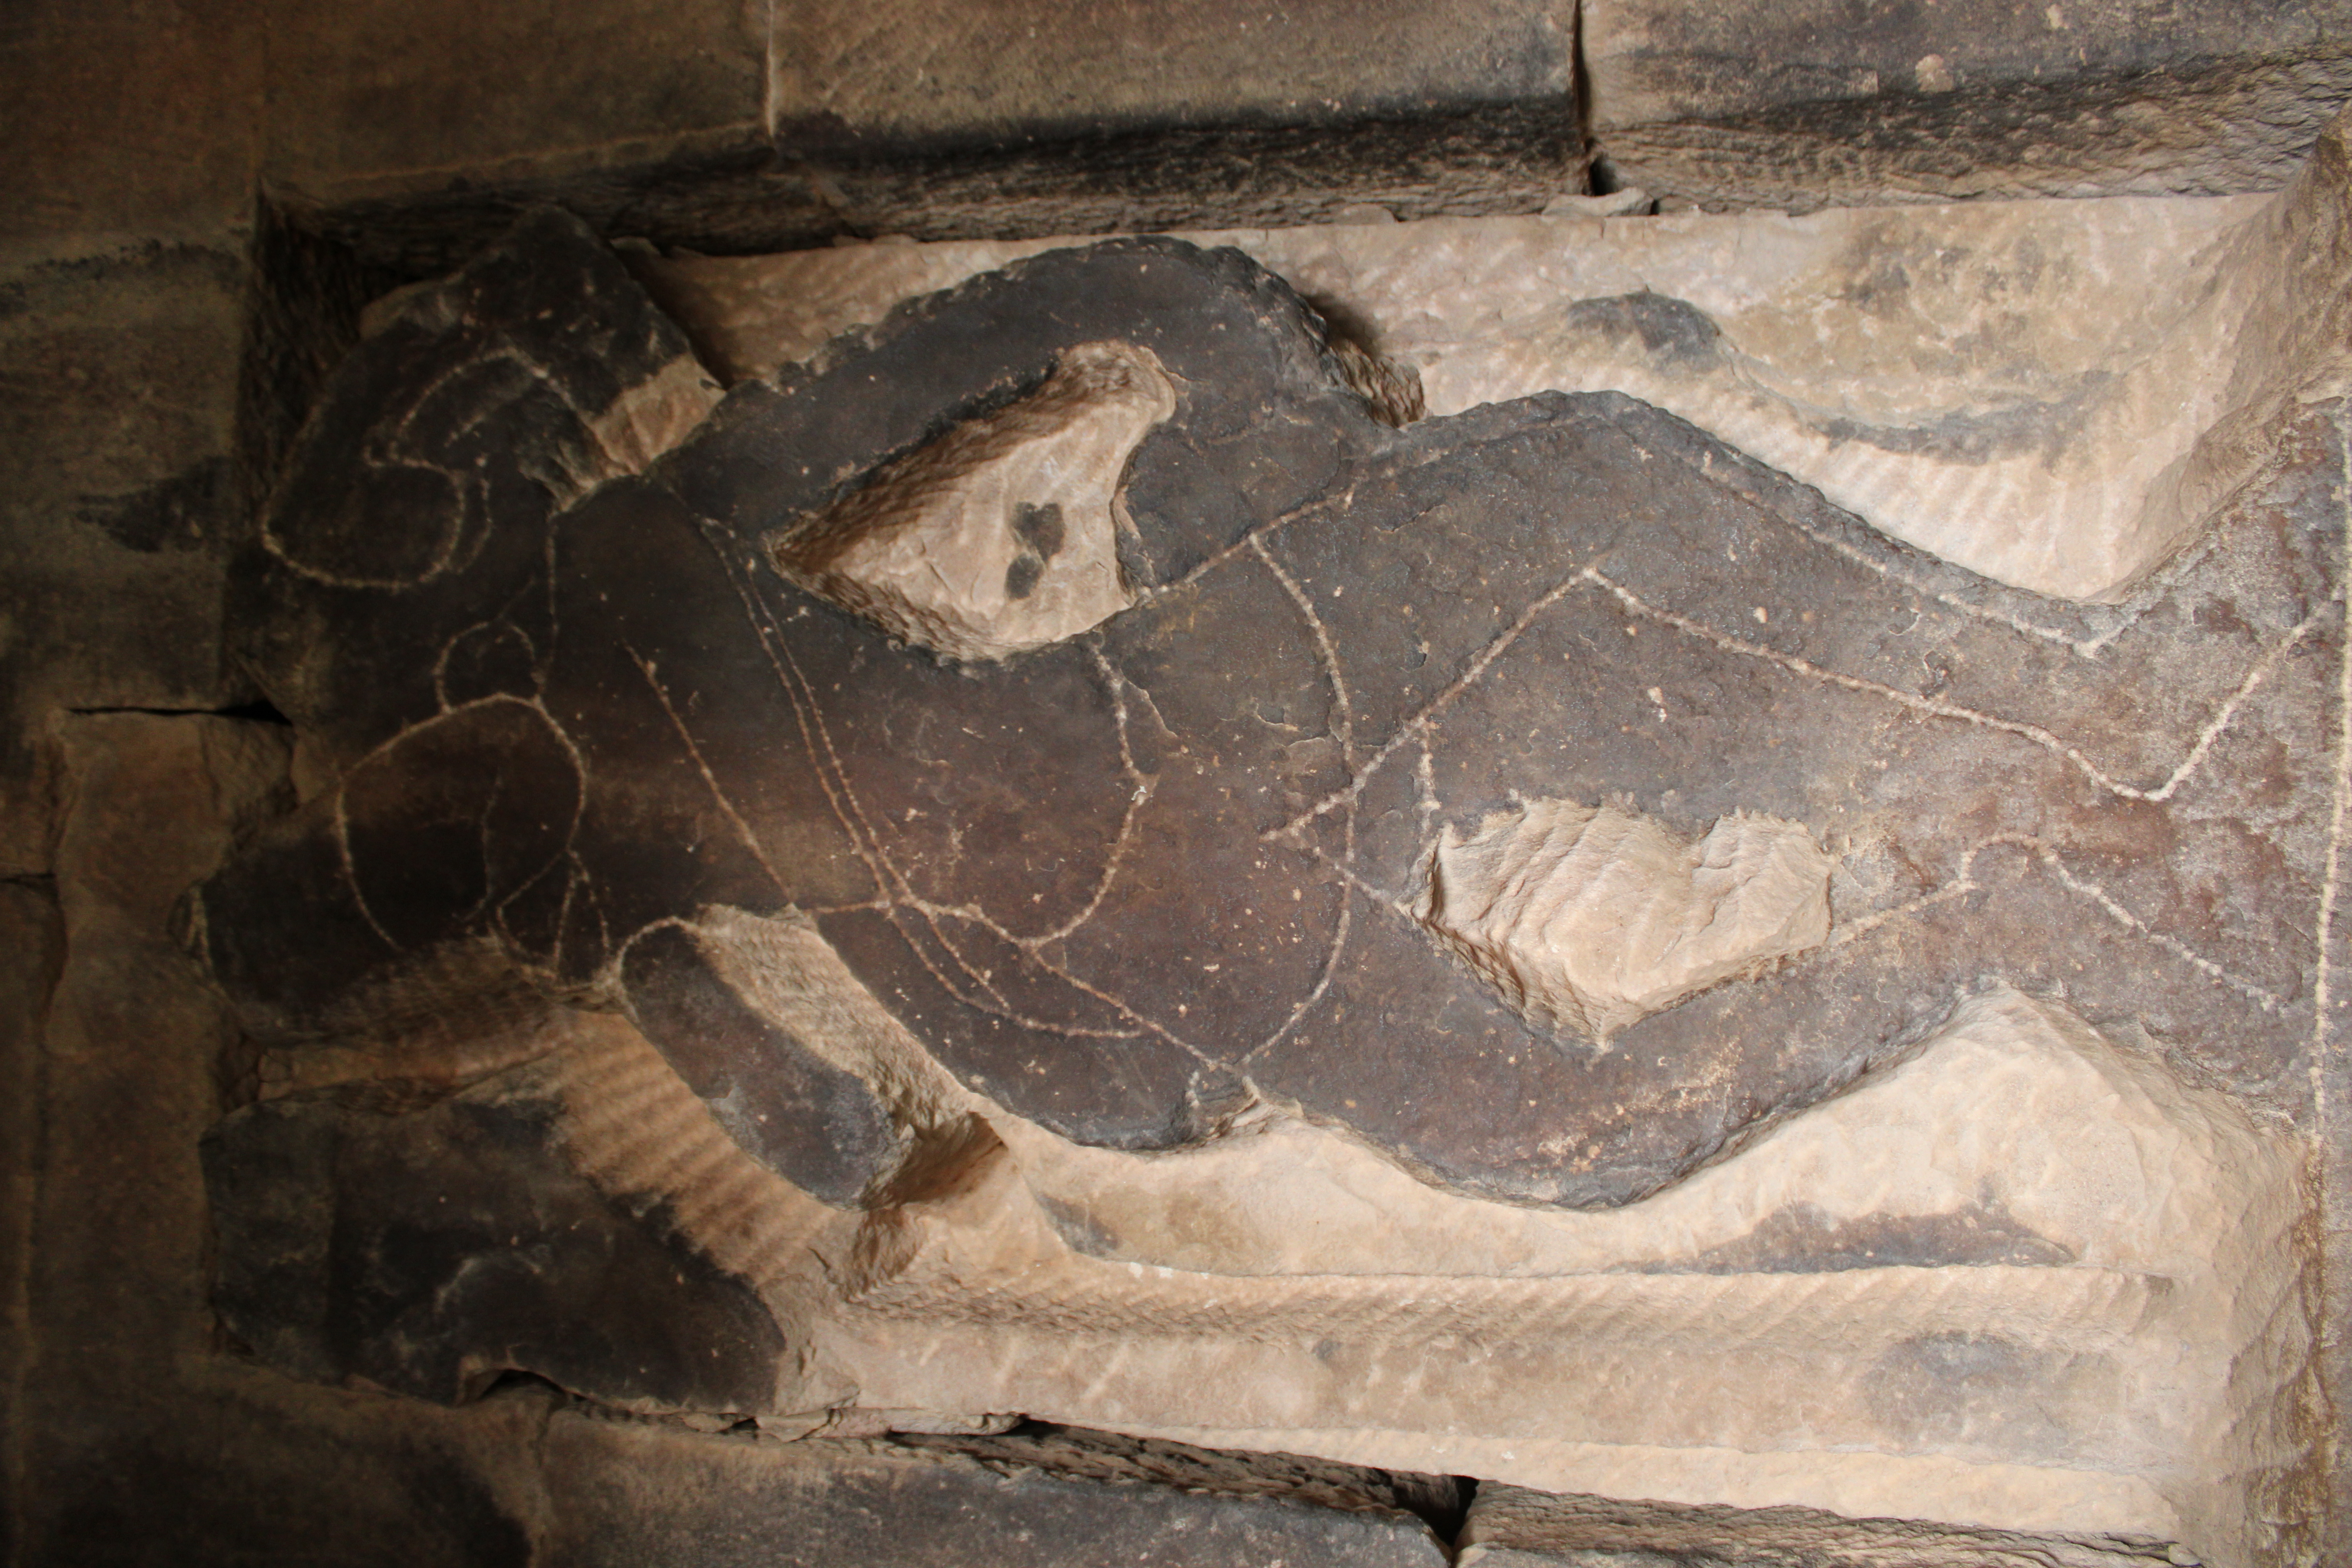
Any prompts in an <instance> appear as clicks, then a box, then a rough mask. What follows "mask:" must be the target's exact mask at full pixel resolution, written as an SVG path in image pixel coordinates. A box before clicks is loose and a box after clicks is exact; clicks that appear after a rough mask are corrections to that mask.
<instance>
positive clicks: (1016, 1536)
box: [541, 1415, 1446, 1568]
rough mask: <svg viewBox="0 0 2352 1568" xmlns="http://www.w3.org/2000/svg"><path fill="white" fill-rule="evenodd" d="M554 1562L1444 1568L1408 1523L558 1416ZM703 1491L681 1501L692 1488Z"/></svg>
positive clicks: (1438, 1549) (621, 1565)
mask: <svg viewBox="0 0 2352 1568" xmlns="http://www.w3.org/2000/svg"><path fill="white" fill-rule="evenodd" d="M545 1454H546V1458H547V1462H548V1468H549V1473H550V1477H551V1486H550V1489H549V1504H550V1508H549V1512H550V1516H551V1529H550V1530H549V1531H548V1532H547V1534H546V1536H545V1538H544V1539H543V1542H542V1543H541V1545H542V1550H544V1551H546V1552H549V1553H550V1554H551V1558H552V1560H553V1561H557V1562H561V1563H567V1564H579V1565H581V1568H655V1565H656V1564H665V1565H666V1564H671V1563H693V1564H696V1565H697V1568H738V1565H740V1568H755V1565H756V1568H769V1565H770V1564H786V1565H790V1568H802V1565H803V1564H805V1565H807V1568H817V1565H819V1564H835V1563H839V1564H849V1565H853V1568H866V1565H871V1568H886V1565H887V1568H964V1565H965V1564H968V1563H974V1562H1006V1563H1024V1564H1031V1563H1034V1564H1036V1565H1038V1568H1097V1565H1098V1564H1102V1563H1144V1564H1150V1565H1151V1568H1228V1565H1229V1564H1235V1563H1286V1564H1288V1565H1290V1568H1339V1565H1340V1564H1348V1565H1350V1568H1354V1565H1356V1564H1364V1565H1369V1568H1442V1565H1443V1564H1444V1563H1445V1561H1446V1552H1445V1551H1444V1548H1443V1547H1442V1546H1441V1545H1439V1543H1438V1542H1436V1541H1435V1540H1434V1539H1433V1537H1432V1536H1431V1534H1430V1532H1429V1530H1428V1528H1427V1527H1426V1526H1425V1525H1423V1523H1422V1521H1420V1520H1418V1519H1416V1518H1414V1517H1412V1515H1411V1514H1408V1513H1404V1512H1402V1510H1396V1511H1387V1510H1381V1511H1373V1510H1363V1509H1354V1510H1342V1509H1332V1508H1326V1507H1319V1506H1315V1505H1313V1504H1310V1503H1307V1502H1304V1501H1297V1500H1285V1499H1282V1498H1279V1497H1266V1496H1257V1497H1253V1496H1247V1495H1235V1494H1234V1493H1233V1492H1231V1491H1219V1490H1210V1489H1198V1488H1194V1489H1176V1488H1173V1487H1163V1486H1154V1485H1150V1484H1145V1483H1139V1482H1138V1481H1133V1480H1129V1481H1124V1482H1121V1481H1113V1482H1110V1483H1108V1484H1105V1483H1104V1482H1100V1481H1095V1480H1083V1479H1064V1478H1063V1477H1061V1476H1057V1475H1055V1474H1052V1473H1050V1472H1048V1471H1046V1470H1045V1469H1043V1468H1030V1467H1027V1466H1023V1465H1019V1464H1018V1463H1017V1462H1016V1463H1014V1464H1011V1465H1001V1466H997V1467H983V1466H982V1464H980V1463H977V1462H974V1461H973V1460H971V1459H966V1458H956V1457H952V1456H949V1455H944V1454H942V1455H938V1456H929V1457H926V1458H920V1459H918V1458H912V1457H910V1456H909V1454H908V1452H907V1451H906V1450H903V1449H900V1450H897V1451H895V1452H894V1451H891V1450H887V1449H879V1450H877V1449H875V1448H870V1447H860V1446H857V1445H842V1444H830V1443H814V1444H807V1445H791V1446H786V1445H781V1444H775V1443H770V1442H761V1443H757V1444H755V1443H753V1442H751V1441H750V1440H749V1439H746V1438H736V1439H731V1440H718V1441H713V1440H710V1439H703V1440H701V1441H699V1442H698V1441H696V1440H695V1439H693V1438H692V1437H691V1436H688V1435H687V1434H684V1433H680V1432H677V1431H676V1430H674V1429H665V1428H662V1427H657V1426H638V1425H626V1426H624V1425H618V1424H614V1423H611V1422H600V1421H592V1420H583V1419H582V1418H581V1417H579V1416H576V1415H572V1416H561V1415H560V1416H558V1417H557V1418H556V1419H555V1420H554V1421H553V1422H551V1424H550V1426H549V1427H548V1432H547V1436H546V1438H545ZM681 1476H687V1477H691V1478H692V1479H693V1484H692V1489H691V1490H690V1491H688V1492H686V1493H685V1495H683V1496H681V1495H680V1489H679V1488H678V1487H677V1478H678V1477H681Z"/></svg>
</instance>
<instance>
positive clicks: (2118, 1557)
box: [1454, 1484, 2179, 1568]
mask: <svg viewBox="0 0 2352 1568" xmlns="http://www.w3.org/2000/svg"><path fill="white" fill-rule="evenodd" d="M1458 1546H1459V1551H1458V1552H1456V1554H1455V1557H1454V1561H1455V1562H1456V1563H1460V1564H1462V1565H1463V1568H1468V1565H1469V1564H1472V1563H1478V1564H1482V1565H1483V1568H1549V1565H1553V1564H1559V1565H1563V1568H1655V1565H1657V1564H1659V1563H1686V1562H1691V1561H1693V1560H1696V1561H1698V1562H1702V1563H1725V1564H1727V1565H1728V1568H1946V1565H1947V1564H1950V1563H1969V1564H1972V1565H1976V1564H1981V1565H1982V1568H2143V1565H2150V1564H2155V1563H2165V1564H2171V1563H2178V1562H2179V1553H2178V1552H2177V1551H2176V1550H2174V1549H2172V1548H2168V1546H2166V1545H2165V1543H2163V1542H2156V1541H2149V1540H2147V1539H2144V1538H2143V1539H2138V1540H2129V1539H2124V1538H2119V1537H2116V1536H2074V1537H2067V1536H2062V1535H2032V1536H2026V1535H2018V1534H2014V1533H2010V1532H2005V1531H1990V1530H1965V1531H1964V1530H1954V1529H1951V1528H1949V1527H1948V1526H1937V1525H1933V1524H1919V1523H1914V1522H1909V1521H1898V1520H1852V1519H1841V1518H1839V1517H1838V1516H1836V1515H1835V1514H1828V1513H1820V1512H1815V1511H1813V1510H1807V1509H1794V1508H1788V1509H1728V1508H1679V1507H1675V1506H1673V1505H1671V1504H1664V1503H1626V1502H1615V1501H1612V1500H1608V1499H1605V1498H1596V1497H1576V1496H1567V1497H1562V1496H1555V1495H1553V1494H1550V1493H1547V1492H1535V1491H1529V1490H1528V1489H1526V1488H1524V1487H1513V1486H1504V1485H1501V1484H1495V1485H1491V1486H1484V1487H1481V1488H1479V1489H1478V1496H1477V1498H1476V1499H1475V1500H1474V1501H1473V1502H1472V1504H1471V1506H1470V1514H1469V1518H1468V1519H1467V1520H1466V1521H1465V1525H1464V1529H1463V1532H1462V1536H1461V1539H1460V1541H1459V1542H1458Z"/></svg>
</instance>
